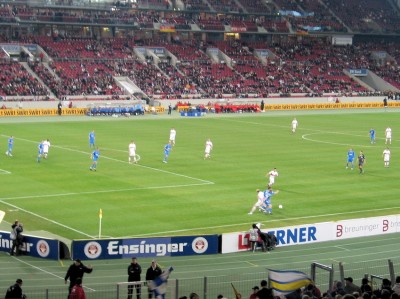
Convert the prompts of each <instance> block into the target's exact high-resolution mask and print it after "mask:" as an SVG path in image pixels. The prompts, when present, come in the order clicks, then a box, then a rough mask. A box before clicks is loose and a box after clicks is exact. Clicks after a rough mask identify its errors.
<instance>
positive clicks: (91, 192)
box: [0, 183, 212, 239]
mask: <svg viewBox="0 0 400 299" xmlns="http://www.w3.org/2000/svg"><path fill="white" fill-rule="evenodd" d="M209 184H212V183H199V184H187V185H172V186H154V187H139V188H129V189H119V190H117V189H116V190H104V191H87V192H71V193H59V194H44V195H43V194H42V195H31V196H18V197H7V198H0V203H3V204H5V205H8V206H10V207H12V208H15V209H19V210H21V211H23V212H25V213H27V214H31V215H32V216H35V217H38V218H40V219H42V220H45V221H48V222H50V223H53V224H56V225H58V226H61V227H63V228H66V229H69V230H72V231H74V232H76V233H79V234H81V235H83V236H86V237H89V238H91V239H96V238H97V236H91V235H89V234H87V233H84V232H82V231H80V230H77V229H75V228H72V227H69V226H67V225H64V224H62V223H60V222H57V221H54V220H52V219H49V218H47V217H44V216H41V215H39V214H36V213H33V212H31V211H28V210H26V209H23V208H20V207H18V206H16V205H13V204H11V203H9V202H6V201H5V200H13V199H32V198H44V197H60V196H76V195H81V194H98V193H110V192H124V191H132V190H146V189H166V188H181V187H191V186H203V185H209Z"/></svg>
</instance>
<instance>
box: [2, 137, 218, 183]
mask: <svg viewBox="0 0 400 299" xmlns="http://www.w3.org/2000/svg"><path fill="white" fill-rule="evenodd" d="M1 136H3V137H6V135H1ZM14 139H18V140H22V141H25V142H30V143H39V142H38V141H33V140H29V139H24V138H16V137H14ZM51 147H53V148H59V149H62V150H66V151H70V152H75V153H80V154H85V155H90V152H85V151H82V150H77V149H72V148H67V147H63V146H58V145H53V144H52V145H51ZM100 151H101V148H100ZM126 152H128V151H126ZM100 157H101V158H102V159H107V160H111V161H115V162H119V163H125V164H129V162H127V161H125V160H120V159H115V158H111V157H107V156H103V155H101V156H100ZM134 166H136V167H141V168H145V169H150V170H153V171H158V172H162V173H166V174H170V175H174V176H179V177H184V178H187V179H191V180H195V181H200V182H203V183H204V184H205V185H209V184H214V183H213V182H211V181H207V180H203V179H199V178H195V177H191V176H188V175H184V174H180V173H176V172H172V171H168V170H163V169H159V168H155V167H150V166H145V165H142V164H135V165H134Z"/></svg>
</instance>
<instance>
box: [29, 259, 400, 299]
mask: <svg viewBox="0 0 400 299" xmlns="http://www.w3.org/2000/svg"><path fill="white" fill-rule="evenodd" d="M268 268H271V270H296V271H301V272H304V273H306V274H307V275H310V277H311V278H312V279H313V280H314V282H315V284H316V286H317V287H318V288H319V289H320V290H321V292H326V291H328V290H329V289H330V286H331V285H332V281H343V279H344V277H348V276H351V277H353V279H354V283H355V284H357V285H360V283H361V279H363V278H365V277H367V278H369V280H370V281H371V284H372V285H371V286H372V288H373V290H376V289H379V288H380V286H381V281H382V279H383V278H387V279H389V280H390V281H392V283H394V281H395V276H396V274H395V273H397V275H399V273H400V258H396V259H388V260H386V261H384V260H376V261H375V262H371V261H366V262H347V263H341V262H339V263H337V264H332V265H323V264H321V263H316V262H315V263H311V265H310V266H309V267H302V268H295V267H294V269H283V268H281V267H279V264H275V265H273V266H271V267H268V265H266V268H265V269H263V270H262V271H255V272H253V273H240V274H228V275H220V276H206V277H195V278H184V279H173V278H170V279H169V280H168V287H167V292H166V298H167V299H178V298H180V297H183V296H187V297H189V295H190V294H191V293H196V294H198V295H199V297H200V298H202V299H209V298H216V297H217V296H218V295H219V294H224V296H225V297H226V298H235V294H234V292H233V289H232V285H231V284H233V285H234V286H235V288H236V289H237V290H238V291H239V292H240V293H241V294H242V296H245V297H246V296H248V295H250V294H251V292H252V288H253V287H254V286H255V285H259V284H260V281H261V280H263V279H265V280H267V279H268V277H267V276H268ZM257 269H259V268H257ZM171 276H173V274H171ZM135 284H138V283H137V282H131V283H129V282H120V283H109V284H105V283H100V282H99V283H98V284H96V285H91V286H90V288H89V287H85V288H84V289H85V293H86V298H87V299H113V298H116V299H120V298H126V297H127V293H128V286H129V285H135ZM139 284H140V286H141V298H142V299H145V298H148V294H149V290H148V287H147V282H146V281H142V282H139ZM24 291H25V293H26V294H27V296H28V297H29V299H61V298H66V297H67V292H68V290H67V287H66V286H65V287H63V288H57V289H46V290H44V289H38V288H35V289H25V288H24ZM133 291H134V292H133V296H132V298H136V289H133Z"/></svg>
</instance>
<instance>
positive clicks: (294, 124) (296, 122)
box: [292, 119, 299, 129]
mask: <svg viewBox="0 0 400 299" xmlns="http://www.w3.org/2000/svg"><path fill="white" fill-rule="evenodd" d="M298 125H299V123H298V121H297V119H294V120H292V128H293V129H296V128H297V126H298Z"/></svg>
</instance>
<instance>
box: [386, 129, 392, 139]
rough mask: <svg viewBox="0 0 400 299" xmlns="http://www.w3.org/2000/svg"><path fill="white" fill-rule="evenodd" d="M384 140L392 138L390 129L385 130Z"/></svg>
mask: <svg viewBox="0 0 400 299" xmlns="http://www.w3.org/2000/svg"><path fill="white" fill-rule="evenodd" d="M385 135H386V138H392V129H391V128H387V129H386V131H385Z"/></svg>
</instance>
